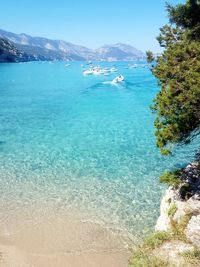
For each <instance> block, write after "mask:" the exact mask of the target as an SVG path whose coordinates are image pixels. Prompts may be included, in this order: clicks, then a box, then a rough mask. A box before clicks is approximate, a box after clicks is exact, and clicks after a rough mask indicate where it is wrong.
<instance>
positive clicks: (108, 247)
mask: <svg viewBox="0 0 200 267" xmlns="http://www.w3.org/2000/svg"><path fill="white" fill-rule="evenodd" d="M0 253H1V254H0V255H1V256H0V259H1V260H0V266H1V267H32V266H34V267H55V266H59V267H65V266H67V267H80V266H82V267H86V266H87V267H101V266H102V267H126V266H128V259H129V257H130V251H129V249H128V240H127V239H126V238H125V237H124V236H122V235H121V234H120V233H114V232H113V231H111V230H110V229H106V228H104V227H103V226H101V225H99V224H96V223H92V222H80V221H78V220H77V219H73V220H72V219H71V218H70V219H66V218H54V219H52V218H51V221H49V220H48V221H45V220H44V218H41V219H40V221H37V224H33V225H29V226H26V227H23V228H21V230H20V231H18V232H16V233H14V234H10V235H9V234H7V235H1V236H0Z"/></svg>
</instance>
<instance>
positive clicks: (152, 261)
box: [129, 248, 169, 267]
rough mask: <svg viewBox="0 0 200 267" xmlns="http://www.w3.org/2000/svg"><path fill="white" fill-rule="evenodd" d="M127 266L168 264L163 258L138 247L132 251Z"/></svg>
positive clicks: (161, 265) (143, 266) (160, 266)
mask: <svg viewBox="0 0 200 267" xmlns="http://www.w3.org/2000/svg"><path fill="white" fill-rule="evenodd" d="M129 267H169V264H168V263H167V262H166V261H165V260H163V259H161V258H159V257H156V256H154V255H152V254H151V253H150V252H149V251H148V250H144V249H141V248H140V249H137V250H135V251H134V252H133V258H132V259H131V260H130V263H129Z"/></svg>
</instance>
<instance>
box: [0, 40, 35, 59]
mask: <svg viewBox="0 0 200 267" xmlns="http://www.w3.org/2000/svg"><path fill="white" fill-rule="evenodd" d="M30 60H35V59H34V57H32V56H29V55H28V54H26V53H22V52H20V51H19V50H18V49H17V48H16V47H15V45H14V44H13V43H12V42H10V41H9V40H7V39H5V38H0V62H22V61H30Z"/></svg>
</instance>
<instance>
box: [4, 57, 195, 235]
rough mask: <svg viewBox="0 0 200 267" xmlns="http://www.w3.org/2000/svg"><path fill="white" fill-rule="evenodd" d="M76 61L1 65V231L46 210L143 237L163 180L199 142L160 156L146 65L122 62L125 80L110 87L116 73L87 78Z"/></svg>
mask: <svg viewBox="0 0 200 267" xmlns="http://www.w3.org/2000/svg"><path fill="white" fill-rule="evenodd" d="M80 64H81V63H80V62H78V63H77V62H76V63H72V64H71V66H69V67H65V63H64V62H58V63H53V64H49V63H48V62H45V63H41V62H34V63H24V64H0V224H1V226H2V225H4V224H6V225H7V226H6V227H7V228H9V224H10V228H9V229H11V228H12V224H14V222H15V218H16V217H17V216H20V215H19V214H21V212H22V211H23V212H25V211H26V212H27V210H29V207H30V206H34V205H37V209H38V207H39V208H40V209H41V210H43V211H45V210H46V209H47V207H48V205H50V206H51V207H53V210H54V211H55V215H56V216H59V212H60V210H62V212H66V214H70V213H72V212H73V213H77V214H79V215H80V216H82V218H84V219H88V220H94V221H98V222H100V223H104V224H105V225H108V226H112V227H118V228H121V229H124V230H127V231H128V232H129V233H133V234H134V235H136V236H139V235H141V234H142V233H145V232H146V231H148V230H149V229H151V228H152V227H153V225H154V224H155V220H156V218H157V216H158V214H159V204H160V203H159V200H160V197H161V195H162V192H163V190H164V186H162V185H160V184H159V182H158V177H159V175H160V174H161V173H162V171H163V170H165V169H170V168H173V167H175V166H176V165H177V163H178V164H185V163H187V162H189V161H190V160H191V159H192V158H193V145H192V144H190V145H188V146H185V147H179V148H178V149H177V152H176V153H175V155H173V156H172V157H163V156H161V155H160V153H159V151H158V149H157V148H156V146H155V138H154V126H153V120H154V118H153V114H152V113H151V111H150V109H149V106H150V104H151V103H152V99H153V98H154V97H155V95H156V93H157V92H158V90H159V88H158V86H157V82H156V80H155V78H154V77H153V76H152V74H151V72H150V71H149V70H148V69H147V68H142V67H138V68H135V69H126V68H125V67H126V66H127V64H128V63H126V62H118V63H116V64H115V65H116V66H117V68H118V70H119V71H118V73H121V74H123V75H124V76H125V78H126V82H125V83H124V84H123V85H119V86H114V85H111V84H109V83H105V82H107V81H111V80H112V79H113V78H114V77H115V76H116V74H113V75H111V76H108V77H104V76H103V77H100V76H96V77H94V76H83V75H82V70H81V66H80ZM101 65H103V66H112V63H101ZM44 213H45V212H44ZM30 218H31V217H30ZM31 219H33V220H34V219H35V218H31ZM22 223H25V222H22ZM0 228H1V229H4V227H0ZM2 231H3V230H2Z"/></svg>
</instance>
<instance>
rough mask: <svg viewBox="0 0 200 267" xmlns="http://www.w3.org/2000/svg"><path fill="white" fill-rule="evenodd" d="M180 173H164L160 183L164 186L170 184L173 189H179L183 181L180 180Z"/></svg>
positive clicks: (177, 171)
mask: <svg viewBox="0 0 200 267" xmlns="http://www.w3.org/2000/svg"><path fill="white" fill-rule="evenodd" d="M179 176H180V171H179V170H176V171H173V172H164V173H163V174H162V175H161V176H160V182H161V183H164V184H168V185H170V186H173V187H175V188H176V187H178V186H179V185H180V184H181V180H180V179H179Z"/></svg>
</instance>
